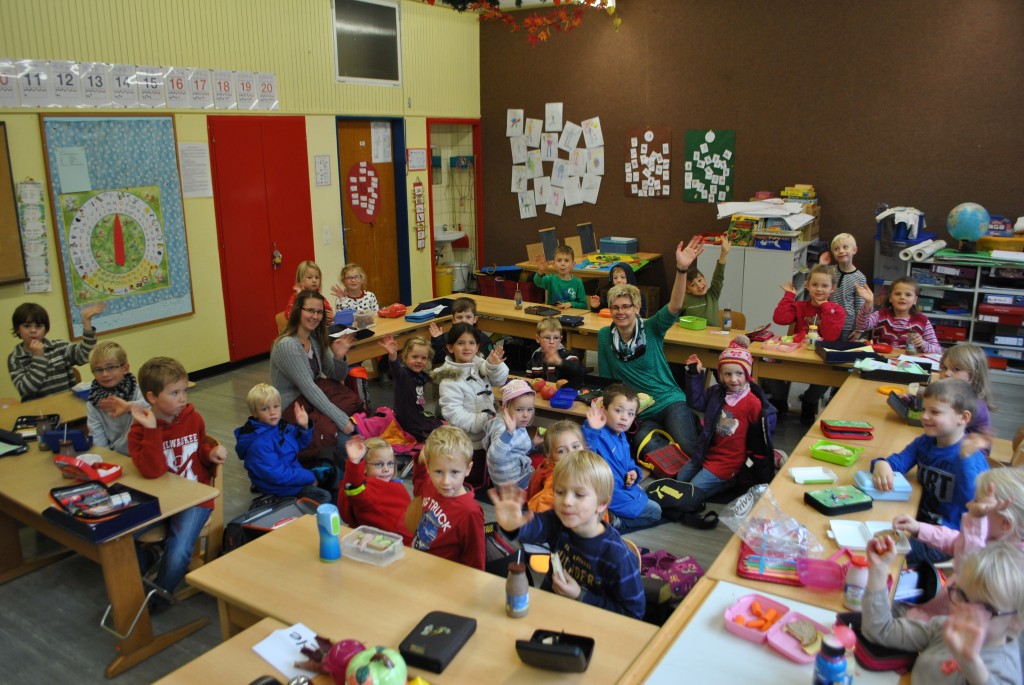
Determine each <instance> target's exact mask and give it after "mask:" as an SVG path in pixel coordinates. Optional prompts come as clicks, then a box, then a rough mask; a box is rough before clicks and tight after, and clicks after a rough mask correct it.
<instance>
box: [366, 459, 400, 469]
mask: <svg viewBox="0 0 1024 685" xmlns="http://www.w3.org/2000/svg"><path fill="white" fill-rule="evenodd" d="M366 465H367V466H372V467H373V468H375V469H393V468H394V467H395V462H393V461H369V462H366Z"/></svg>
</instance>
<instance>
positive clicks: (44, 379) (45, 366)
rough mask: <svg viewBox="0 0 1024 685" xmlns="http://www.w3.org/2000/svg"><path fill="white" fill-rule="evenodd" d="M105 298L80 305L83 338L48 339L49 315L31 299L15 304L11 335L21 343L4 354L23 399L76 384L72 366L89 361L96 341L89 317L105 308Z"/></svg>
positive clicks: (51, 393)
mask: <svg viewBox="0 0 1024 685" xmlns="http://www.w3.org/2000/svg"><path fill="white" fill-rule="evenodd" d="M106 308H107V305H106V303H105V302H100V303H99V304H93V305H89V306H88V307H83V308H82V342H80V343H70V342H68V341H67V340H48V339H47V338H46V334H47V333H49V332H50V315H49V314H47V313H46V310H45V309H44V308H43V307H42V306H41V305H38V304H36V303H34V302H25V303H23V304H20V305H18V307H17V309H15V310H14V314H12V315H11V324H12V326H13V328H14V337H15V338H20V339H21V343H20V344H19V345H17V346H16V347H15V348H14V351H13V352H11V354H10V356H9V357H7V371H8V372H9V373H10V374H11V381H12V382H13V383H14V387H15V388H17V390H18V394H19V395H21V400H22V402H24V401H27V400H34V399H37V398H39V397H46V396H47V395H55V394H57V393H58V392H64V391H65V390H70V389H71V387H72V386H73V385H74V384H75V376H74V374H73V373H72V371H71V367H72V366H81V365H82V364H85V363H86V362H87V361H89V352H90V351H91V350H92V348H93V346H94V345H95V344H96V329H95V328H93V326H92V319H93V317H94V316H96V315H97V314H100V313H102V312H103V311H104V310H106Z"/></svg>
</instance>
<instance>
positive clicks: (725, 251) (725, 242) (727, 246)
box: [718, 235, 732, 264]
mask: <svg viewBox="0 0 1024 685" xmlns="http://www.w3.org/2000/svg"><path fill="white" fill-rule="evenodd" d="M731 249H732V243H730V242H729V238H727V237H726V236H724V235H723V236H722V254H721V255H720V256H719V257H718V263H719V264H725V260H726V259H728V258H729V250H731Z"/></svg>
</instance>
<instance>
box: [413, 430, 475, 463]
mask: <svg viewBox="0 0 1024 685" xmlns="http://www.w3.org/2000/svg"><path fill="white" fill-rule="evenodd" d="M435 456H436V457H443V458H445V459H462V460H464V461H465V462H466V465H467V466H468V465H469V464H472V463H473V441H472V440H470V439H469V436H468V435H466V431H464V430H462V429H461V428H457V427H455V426H441V427H439V428H435V429H434V431H433V432H432V433H431V434H430V435H429V436H427V441H426V443H424V445H423V451H422V452H421V453H420V463H421V464H426V465H427V466H429V465H430V460H431V458H433V457H435Z"/></svg>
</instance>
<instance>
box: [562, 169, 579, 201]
mask: <svg viewBox="0 0 1024 685" xmlns="http://www.w3.org/2000/svg"><path fill="white" fill-rule="evenodd" d="M562 191H563V192H564V193H565V205H566V207H572V206H574V205H578V204H580V203H581V202H583V200H582V199H581V198H580V179H579V177H578V176H570V177H569V178H567V179H565V187H564V188H562Z"/></svg>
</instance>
